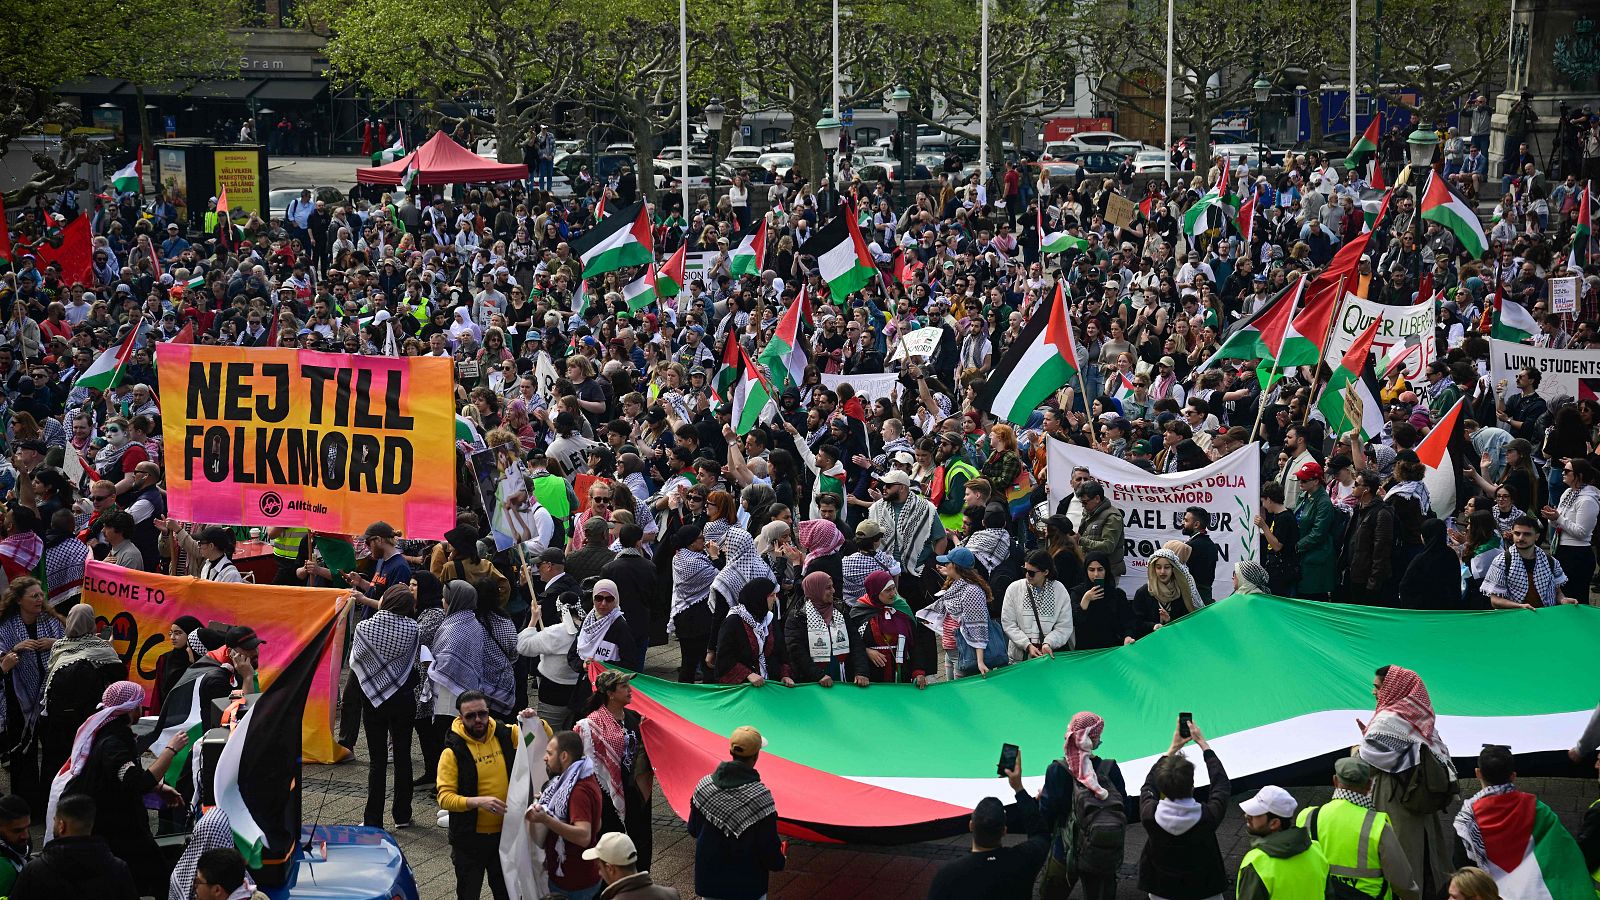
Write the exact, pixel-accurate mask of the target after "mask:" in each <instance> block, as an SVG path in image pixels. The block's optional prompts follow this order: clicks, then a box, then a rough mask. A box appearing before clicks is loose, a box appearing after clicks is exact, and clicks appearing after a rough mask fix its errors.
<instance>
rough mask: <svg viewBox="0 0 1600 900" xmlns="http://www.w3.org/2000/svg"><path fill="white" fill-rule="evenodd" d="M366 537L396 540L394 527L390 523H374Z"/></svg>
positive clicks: (368, 529) (368, 527)
mask: <svg viewBox="0 0 1600 900" xmlns="http://www.w3.org/2000/svg"><path fill="white" fill-rule="evenodd" d="M366 537H369V538H375V537H376V538H383V539H384V540H386V541H392V540H394V526H393V525H390V524H389V523H388V522H373V523H372V524H371V525H368V526H367V531H366Z"/></svg>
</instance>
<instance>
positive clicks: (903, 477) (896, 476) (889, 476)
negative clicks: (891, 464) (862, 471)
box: [878, 469, 911, 484]
mask: <svg viewBox="0 0 1600 900" xmlns="http://www.w3.org/2000/svg"><path fill="white" fill-rule="evenodd" d="M878 481H879V483H881V484H910V483H911V476H910V475H907V474H906V473H904V472H902V471H900V470H899V469H890V470H889V471H887V472H885V473H884V474H883V475H881V476H879V478H878Z"/></svg>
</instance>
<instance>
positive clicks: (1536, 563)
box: [1483, 491, 1571, 606]
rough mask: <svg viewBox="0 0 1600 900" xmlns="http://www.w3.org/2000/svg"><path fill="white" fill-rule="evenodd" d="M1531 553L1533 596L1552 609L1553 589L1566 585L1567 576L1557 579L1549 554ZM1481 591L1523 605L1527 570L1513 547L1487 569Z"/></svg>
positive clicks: (1556, 564) (1554, 592) (1554, 591)
mask: <svg viewBox="0 0 1600 900" xmlns="http://www.w3.org/2000/svg"><path fill="white" fill-rule="evenodd" d="M1568 493H1571V492H1570V491H1569V492H1568ZM1533 553H1534V557H1533V593H1534V595H1535V596H1536V597H1538V598H1539V605H1541V606H1554V605H1555V603H1556V588H1558V587H1560V586H1561V585H1563V584H1565V583H1566V581H1567V579H1566V574H1565V573H1559V574H1560V575H1561V577H1559V578H1558V577H1556V576H1557V574H1558V572H1559V569H1558V566H1559V565H1560V564H1559V563H1557V562H1556V560H1555V558H1554V557H1552V556H1551V555H1550V554H1548V553H1546V552H1544V551H1543V550H1541V549H1539V548H1537V547H1535V548H1534V550H1533ZM1483 592H1484V594H1496V595H1498V596H1501V597H1505V598H1506V599H1508V600H1511V601H1513V602H1516V603H1521V602H1523V600H1524V598H1526V597H1527V596H1528V567H1527V566H1526V565H1525V564H1524V563H1523V561H1522V558H1521V556H1519V555H1518V554H1517V551H1516V550H1515V549H1514V548H1508V549H1506V550H1502V551H1501V552H1500V558H1499V559H1497V560H1495V561H1494V564H1493V565H1491V566H1490V567H1489V574H1488V576H1487V577H1485V578H1484V585H1483Z"/></svg>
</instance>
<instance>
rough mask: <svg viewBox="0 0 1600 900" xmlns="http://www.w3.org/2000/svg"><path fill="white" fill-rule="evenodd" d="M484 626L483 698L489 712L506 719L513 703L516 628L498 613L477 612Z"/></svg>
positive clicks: (514, 698)
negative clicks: (487, 704)
mask: <svg viewBox="0 0 1600 900" xmlns="http://www.w3.org/2000/svg"><path fill="white" fill-rule="evenodd" d="M479 612H480V615H479V616H478V622H479V624H481V625H482V626H483V636H484V642H483V695H484V696H485V697H487V698H488V700H489V711H490V712H493V713H495V714H497V715H502V716H509V715H511V713H512V712H513V710H512V707H513V706H514V705H515V704H516V689H517V678H516V674H515V672H514V670H513V667H512V666H513V663H515V662H516V659H517V626H516V625H514V624H512V622H511V620H510V619H508V618H506V617H505V616H502V615H500V614H499V613H493V612H487V613H486V612H484V611H482V610H479Z"/></svg>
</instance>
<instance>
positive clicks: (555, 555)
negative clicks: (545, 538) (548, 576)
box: [539, 547, 567, 566]
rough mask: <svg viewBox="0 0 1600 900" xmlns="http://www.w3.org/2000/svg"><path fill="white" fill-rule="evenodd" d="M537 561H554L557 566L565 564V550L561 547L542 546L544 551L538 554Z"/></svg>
mask: <svg viewBox="0 0 1600 900" xmlns="http://www.w3.org/2000/svg"><path fill="white" fill-rule="evenodd" d="M539 562H547V563H554V564H555V565H558V566H564V565H566V564H567V551H565V550H563V549H561V548H560V547H546V548H544V552H543V553H541V554H539Z"/></svg>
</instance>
